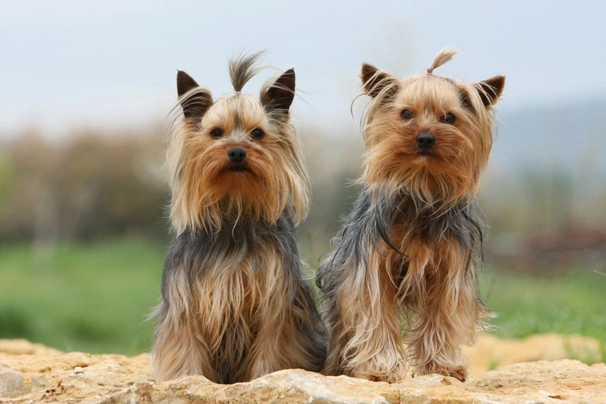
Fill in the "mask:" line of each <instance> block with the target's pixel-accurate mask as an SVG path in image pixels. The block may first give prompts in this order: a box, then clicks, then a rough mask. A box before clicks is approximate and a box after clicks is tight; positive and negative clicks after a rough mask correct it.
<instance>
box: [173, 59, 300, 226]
mask: <svg viewBox="0 0 606 404" xmlns="http://www.w3.org/2000/svg"><path fill="white" fill-rule="evenodd" d="M294 89H295V73H294V70H292V69H291V70H288V71H287V72H285V73H284V74H282V75H281V76H280V77H279V78H278V79H276V80H275V81H274V82H272V83H270V84H269V85H266V87H264V89H263V90H262V92H261V96H260V97H259V99H256V98H254V97H252V96H249V95H244V94H240V93H239V92H236V93H235V94H234V95H232V96H228V97H225V98H221V99H219V100H217V101H216V102H214V101H213V100H212V96H211V95H210V92H208V91H207V90H205V89H202V88H200V87H199V86H198V84H197V83H196V82H195V81H194V80H193V79H192V78H191V77H190V76H188V75H187V74H186V73H184V72H179V73H178V75H177V90H178V94H179V97H180V102H181V107H182V109H183V117H184V119H183V122H182V130H180V131H178V132H177V133H175V136H173V139H171V148H172V149H173V153H170V154H171V155H170V156H169V166H171V170H174V172H173V177H174V179H173V182H174V183H175V184H174V185H176V186H175V187H173V188H177V189H173V193H175V191H176V195H174V197H175V198H176V201H177V202H178V204H180V205H182V206H183V210H187V211H188V212H190V215H194V216H196V217H197V216H204V212H202V210H204V209H206V208H211V207H214V208H218V204H219V203H222V205H221V209H223V210H225V211H226V212H224V213H227V212H230V211H233V213H234V214H235V215H246V216H248V217H253V216H254V218H255V219H259V218H260V217H261V216H264V217H265V218H267V219H268V220H276V219H277V217H279V216H280V214H281V213H282V211H283V210H284V208H285V205H286V204H288V203H289V202H293V201H294V200H297V198H300V197H303V195H304V194H305V191H306V189H305V184H304V183H302V182H304V181H305V178H300V176H301V172H302V171H303V167H302V160H301V157H300V152H299V150H298V145H297V141H296V134H295V131H294V128H293V126H292V125H291V124H290V123H289V108H290V106H291V103H292V101H293V98H294ZM171 157H172V160H173V161H172V162H171V161H170V160H171ZM293 193H296V194H298V195H293ZM299 194H300V195H299ZM305 198H306V197H305ZM299 203H303V202H301V201H299ZM173 207H174V205H173Z"/></svg>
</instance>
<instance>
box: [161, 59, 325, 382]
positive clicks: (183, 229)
mask: <svg viewBox="0 0 606 404" xmlns="http://www.w3.org/2000/svg"><path fill="white" fill-rule="evenodd" d="M258 59H259V54H254V55H248V56H242V57H240V58H238V59H237V60H232V61H231V62H230V65H229V71H230V76H231V82H232V85H233V88H234V90H235V94H233V95H230V96H227V97H224V98H221V99H219V100H216V101H213V99H212V96H211V94H210V92H209V91H208V90H205V89H203V88H201V87H199V86H198V84H197V83H196V82H195V81H194V80H193V79H192V78H191V77H190V76H189V75H187V74H186V73H185V72H182V71H179V72H178V74H177V92H178V95H179V103H180V108H181V109H182V111H183V118H182V119H181V120H180V121H178V123H177V124H176V125H175V128H174V130H173V133H172V136H171V139H170V143H169V149H168V167H169V171H170V180H171V181H170V186H171V191H172V201H171V210H170V218H171V222H172V227H173V230H174V233H175V238H174V240H173V243H172V246H171V248H170V251H169V253H168V256H167V258H166V263H165V266H164V274H163V276H162V302H161V303H160V305H159V306H158V307H157V308H156V310H155V313H154V315H155V317H156V318H157V326H156V331H155V341H154V346H153V372H154V374H155V375H156V377H158V378H160V379H172V378H176V377H178V376H182V375H190V374H201V375H204V376H205V377H207V378H208V379H210V380H211V381H214V382H218V383H236V382H241V381H248V380H251V379H254V378H257V377H259V376H262V375H264V374H267V373H270V372H273V371H276V370H280V369H287V368H302V369H306V370H312V371H319V370H320V369H321V368H322V366H323V364H324V361H325V359H326V341H325V329H324V326H323V325H322V322H321V319H320V315H319V313H318V311H317V308H316V306H315V302H314V292H313V288H312V285H311V282H310V281H309V280H308V279H304V277H303V274H302V265H301V261H300V259H299V254H298V250H297V245H296V242H295V225H296V224H298V223H299V222H300V221H301V220H302V219H303V218H304V216H305V215H306V214H307V208H308V202H309V197H308V189H309V179H308V176H307V172H306V169H305V165H304V161H303V158H302V153H301V150H300V145H299V142H298V138H297V135H296V132H295V129H294V127H293V125H292V124H291V123H290V116H289V108H290V106H291V103H292V101H293V98H294V91H295V72H294V70H293V69H291V70H287V71H286V72H285V73H283V74H282V75H281V76H279V77H278V78H277V79H276V80H273V81H270V82H267V83H266V84H265V85H264V86H263V89H262V90H261V94H260V97H259V99H258V100H257V99H256V98H254V97H251V96H248V95H243V94H241V93H240V92H241V90H242V87H243V86H244V85H245V84H246V82H247V81H249V80H250V79H251V78H252V77H253V76H254V75H255V74H256V73H257V72H258V70H259V68H258V67H257V66H258Z"/></svg>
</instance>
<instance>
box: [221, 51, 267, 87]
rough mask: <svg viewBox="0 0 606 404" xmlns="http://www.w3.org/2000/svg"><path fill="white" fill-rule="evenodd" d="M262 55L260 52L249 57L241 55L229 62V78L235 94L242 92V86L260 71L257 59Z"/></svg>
mask: <svg viewBox="0 0 606 404" xmlns="http://www.w3.org/2000/svg"><path fill="white" fill-rule="evenodd" d="M263 53H264V52H263V51H261V52H255V53H252V54H250V55H245V54H241V55H240V56H238V57H237V58H235V59H231V60H230V61H229V77H230V79H231V84H232V86H233V87H234V90H235V91H236V92H240V91H242V88H243V87H244V85H245V84H246V83H247V82H248V81H249V80H250V79H251V78H253V76H254V75H255V74H257V73H258V72H259V70H261V67H260V66H259V59H260V58H261V56H262V55H263Z"/></svg>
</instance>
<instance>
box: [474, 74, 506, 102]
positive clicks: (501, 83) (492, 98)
mask: <svg viewBox="0 0 606 404" xmlns="http://www.w3.org/2000/svg"><path fill="white" fill-rule="evenodd" d="M476 86H477V88H478V89H479V90H478V93H479V94H480V98H481V99H482V103H483V104H484V106H485V107H489V106H491V105H494V104H496V103H497V101H498V100H499V98H500V97H501V94H502V93H503V88H504V87H505V76H494V77H491V78H489V79H488V80H484V81H480V82H479V83H476Z"/></svg>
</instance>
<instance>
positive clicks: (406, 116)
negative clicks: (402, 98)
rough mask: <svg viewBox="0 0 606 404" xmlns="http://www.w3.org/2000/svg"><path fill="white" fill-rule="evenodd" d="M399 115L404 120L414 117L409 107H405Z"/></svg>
mask: <svg viewBox="0 0 606 404" xmlns="http://www.w3.org/2000/svg"><path fill="white" fill-rule="evenodd" d="M400 116H401V117H402V119H404V120H405V121H409V120H411V119H412V118H414V115H413V114H412V112H411V111H410V110H409V109H405V110H403V111H402V112H401V113H400Z"/></svg>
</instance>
